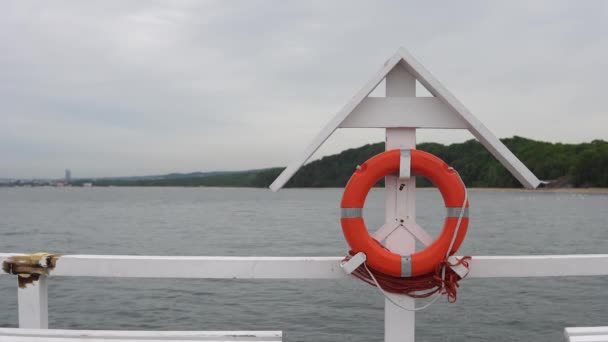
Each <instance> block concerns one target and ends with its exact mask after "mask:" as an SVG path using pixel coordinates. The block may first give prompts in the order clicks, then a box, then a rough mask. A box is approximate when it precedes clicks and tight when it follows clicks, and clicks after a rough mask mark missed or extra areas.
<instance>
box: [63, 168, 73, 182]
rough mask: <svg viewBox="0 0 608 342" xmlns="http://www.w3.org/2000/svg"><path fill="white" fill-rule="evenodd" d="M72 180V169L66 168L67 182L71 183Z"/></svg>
mask: <svg viewBox="0 0 608 342" xmlns="http://www.w3.org/2000/svg"><path fill="white" fill-rule="evenodd" d="M71 182H72V171H70V169H65V183H66V184H70V183H71Z"/></svg>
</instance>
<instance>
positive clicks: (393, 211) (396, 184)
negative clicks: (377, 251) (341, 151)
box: [384, 67, 416, 342]
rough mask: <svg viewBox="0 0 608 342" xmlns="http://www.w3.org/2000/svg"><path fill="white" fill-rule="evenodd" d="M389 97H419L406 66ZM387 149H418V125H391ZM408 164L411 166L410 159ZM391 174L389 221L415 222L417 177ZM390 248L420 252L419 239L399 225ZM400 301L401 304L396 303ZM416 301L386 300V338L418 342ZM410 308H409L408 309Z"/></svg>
mask: <svg viewBox="0 0 608 342" xmlns="http://www.w3.org/2000/svg"><path fill="white" fill-rule="evenodd" d="M386 96H387V98H390V97H399V98H402V97H403V98H407V97H415V96H416V80H415V79H414V78H413V77H412V76H411V75H410V74H409V73H408V72H407V71H406V70H405V69H404V68H402V67H395V68H394V69H393V70H391V71H390V72H389V73H388V75H387V76H386ZM385 147H386V150H387V151H388V150H393V149H399V150H410V149H415V148H416V129H415V128H387V129H386V146H385ZM407 164H408V165H406V167H408V169H409V167H410V165H409V160H408V163H407ZM409 173H410V172H409V170H408V172H407V174H408V177H407V178H403V177H400V176H401V175H402V174H403V172H402V171H401V168H400V171H399V175H389V176H386V177H385V178H384V179H385V193H386V208H385V215H384V220H385V224H391V223H392V222H395V221H398V222H399V223H400V224H406V223H408V222H415V218H416V200H415V198H416V197H415V195H416V177H413V176H411V175H410V174H409ZM385 245H386V248H388V249H389V250H390V251H392V252H394V253H398V254H401V255H410V254H412V253H414V252H415V251H416V239H414V237H413V236H412V235H410V234H409V233H408V232H406V231H405V229H404V228H402V226H401V228H399V229H397V230H396V231H394V232H393V233H392V234H390V235H389V236H387V238H386V244H385ZM395 303H397V304H398V305H395ZM415 306H416V300H415V299H414V298H410V297H407V296H403V295H391V299H390V300H389V299H385V300H384V341H385V342H414V341H415V332H416V314H415V312H414V308H415ZM404 308H405V309H407V310H404Z"/></svg>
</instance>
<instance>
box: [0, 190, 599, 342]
mask: <svg viewBox="0 0 608 342" xmlns="http://www.w3.org/2000/svg"><path fill="white" fill-rule="evenodd" d="M340 196H341V191H340V190H338V189H323V190H284V191H282V192H280V193H272V192H270V191H267V190H259V189H220V188H185V189H182V188H64V189H60V188H32V189H8V188H5V189H0V252H32V251H48V252H58V253H70V254H139V255H269V256H298V255H316V256H336V255H343V254H344V253H345V251H346V245H345V243H344V240H343V237H342V234H341V230H340V226H339V223H338V219H337V218H338V215H339V211H338V206H339V199H340ZM382 196H383V193H382V192H381V191H373V192H372V193H371V195H370V198H369V200H368V203H367V207H366V219H367V221H368V223H369V224H370V226H373V225H379V224H380V222H381V221H382V214H383V205H384V203H383V197H382ZM470 197H471V205H472V207H473V209H472V214H471V216H472V219H471V226H470V228H469V234H468V236H467V240H466V241H465V243H464V245H463V246H462V248H461V250H460V251H461V253H462V254H469V255H514V254H565V253H608V231H607V230H608V218H607V217H608V216H607V214H608V212H607V211H608V195H601V194H573V193H557V194H556V193H529V192H486V191H479V192H477V191H472V192H471V194H470ZM417 206H418V217H419V222H421V223H422V225H423V226H424V227H427V228H428V230H431V231H435V232H436V231H437V230H438V229H437V228H435V229H432V228H429V227H431V226H433V227H439V225H440V224H441V221H442V216H443V215H444V209H443V208H442V203H441V199H440V196H439V194H438V193H437V192H436V191H420V192H419V193H418V198H417ZM15 283H16V280H15V279H14V278H12V277H5V276H2V277H0V326H16V324H17V310H16V286H15V285H16V284H15ZM383 302H384V301H383V298H382V297H381V295H379V294H378V292H377V290H376V289H373V288H371V287H368V286H365V285H363V284H361V283H359V282H358V281H355V280H329V281H328V280H297V281H296V280H293V281H275V280H272V281H242V280H182V279H163V280H148V279H146V280H142V279H101V278H61V277H57V278H51V279H50V280H49V312H50V313H49V315H50V316H49V320H50V326H51V327H53V328H79V329H159V330H160V329H162V330H182V329H184V330H247V329H252V330H264V329H265V330H283V331H284V332H285V334H286V340H288V341H338V340H340V341H382V333H383ZM607 322H608V277H586V278H571V277H570V278H528V279H502V280H501V279H471V280H468V281H464V282H463V284H462V287H461V289H460V291H459V297H458V303H456V304H446V303H444V302H443V301H442V302H441V303H438V304H435V305H434V306H432V307H431V308H430V309H428V310H426V311H424V312H420V313H417V328H416V329H417V330H416V334H417V340H418V341H488V340H495V341H528V340H529V341H532V340H534V341H558V340H560V338H561V337H560V334H561V331H562V329H563V328H564V327H566V326H585V325H606V324H607Z"/></svg>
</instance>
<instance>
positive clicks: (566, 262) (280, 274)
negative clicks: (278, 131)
mask: <svg viewBox="0 0 608 342" xmlns="http://www.w3.org/2000/svg"><path fill="white" fill-rule="evenodd" d="M16 254H18V253H0V263H2V261H4V260H5V259H7V258H8V257H10V256H12V255H16ZM341 260H342V257H214V256H127V255H63V256H61V257H60V259H59V260H58V261H57V265H56V267H55V268H54V269H53V270H52V271H51V275H50V276H49V277H108V278H196V279H235V280H238V279H340V278H348V277H350V276H348V275H347V274H345V273H344V271H343V270H342V269H341V267H340V261H341ZM0 275H4V276H8V275H7V274H5V273H3V272H0ZM600 275H608V254H590V255H538V256H475V257H473V258H472V260H471V263H470V273H469V275H468V276H467V279H469V278H501V277H559V276H600ZM353 281H358V280H354V278H353ZM464 281H466V279H465V280H464ZM15 285H17V281H16V279H15ZM47 298H48V289H47V279H46V277H40V280H38V281H36V282H34V283H33V284H28V285H27V286H26V287H25V288H23V289H22V288H19V290H18V306H19V327H20V328H41V329H47V328H48V302H47ZM395 298H397V296H396V297H395ZM391 312H392V311H387V312H386V317H385V320H387V319H391V317H389V315H390V314H391ZM400 328H402V327H399V326H387V327H386V330H387V331H385V333H388V334H390V335H393V334H395V333H397V331H393V330H398V329H400Z"/></svg>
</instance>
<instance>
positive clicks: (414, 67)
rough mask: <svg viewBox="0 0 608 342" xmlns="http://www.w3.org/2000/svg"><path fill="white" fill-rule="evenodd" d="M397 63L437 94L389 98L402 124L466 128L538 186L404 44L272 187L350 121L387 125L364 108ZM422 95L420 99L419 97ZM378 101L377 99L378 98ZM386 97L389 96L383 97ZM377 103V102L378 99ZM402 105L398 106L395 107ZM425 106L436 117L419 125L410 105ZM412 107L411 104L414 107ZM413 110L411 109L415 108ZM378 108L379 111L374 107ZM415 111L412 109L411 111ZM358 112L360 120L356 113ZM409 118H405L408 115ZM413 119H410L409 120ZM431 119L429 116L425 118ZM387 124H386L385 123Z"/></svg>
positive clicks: (518, 174) (528, 183)
mask: <svg viewBox="0 0 608 342" xmlns="http://www.w3.org/2000/svg"><path fill="white" fill-rule="evenodd" d="M396 67H403V68H405V70H406V71H407V72H408V73H409V74H411V75H412V76H413V77H414V78H415V79H416V80H418V81H419V82H420V83H421V84H422V85H424V87H425V88H426V89H427V90H428V91H429V92H430V93H431V94H432V95H433V96H434V98H426V99H425V98H409V99H408V98H403V99H397V100H394V99H393V100H390V102H385V103H384V106H383V108H384V109H387V110H390V109H391V108H393V109H398V110H399V114H398V115H402V114H403V115H402V116H401V121H404V120H405V121H404V122H400V123H399V124H400V125H402V127H435V128H465V129H468V130H469V131H470V132H471V134H473V135H474V136H475V138H477V140H479V142H480V143H481V144H482V145H483V146H484V147H485V148H486V149H487V150H488V151H490V153H492V155H494V157H496V159H498V161H500V163H501V164H502V165H504V166H505V167H506V168H507V170H509V172H511V174H513V176H515V178H517V180H519V181H520V182H521V183H522V184H523V185H524V186H525V187H526V188H536V187H538V185H539V184H540V183H541V181H540V180H538V178H536V176H535V175H534V174H533V173H532V172H531V171H530V170H529V169H528V168H527V167H526V166H525V165H524V164H523V163H522V162H521V161H520V160H519V159H517V157H516V156H515V155H514V154H513V153H512V152H511V151H510V150H509V149H508V148H507V147H506V146H505V145H504V144H503V143H502V142H501V141H500V140H498V138H496V137H495V136H494V135H493V134H492V132H490V131H489V130H488V129H487V128H486V127H485V126H484V125H483V124H482V123H481V122H480V121H479V120H478V119H477V118H476V117H475V116H473V114H472V113H471V112H470V111H469V110H468V109H467V108H466V107H465V106H464V105H463V104H462V103H461V102H460V101H458V100H457V99H456V97H454V95H452V93H451V92H450V91H448V90H447V89H446V88H445V87H443V85H441V83H439V81H437V79H436V78H435V77H434V76H433V75H432V74H431V73H430V72H429V71H428V70H426V68H424V67H423V66H422V64H420V63H419V62H418V61H417V60H416V59H415V58H414V57H413V56H412V55H410V53H409V52H408V51H407V50H405V49H404V48H400V49H399V50H398V51H397V52H396V53H395V55H394V56H393V57H391V58H390V59H389V60H388V61H386V63H384V66H383V67H382V68H381V69H380V70H379V71H378V72H377V73H376V74H375V75H374V77H373V78H372V79H371V80H370V81H369V82H368V83H367V84H366V85H365V86H364V87H363V88H362V89H361V90H359V91H358V92H357V93H356V94H355V96H354V97H353V98H352V99H351V100H350V101H349V102H348V103H346V105H345V106H344V107H343V108H342V109H341V110H340V111H339V112H338V113H337V114H336V116H334V118H333V119H332V120H331V121H330V122H329V123H328V124H327V125H326V126H325V127H324V128H323V129H322V130H321V132H319V134H318V135H317V137H316V138H315V139H314V140H313V141H312V143H311V144H310V145H308V147H307V148H306V150H305V151H304V152H303V153H302V154H300V155H299V156H298V157H297V158H296V159H295V160H293V161H292V162H291V164H289V166H287V168H286V169H285V170H284V171H283V172H282V173H281V174H280V175H279V176H278V177H277V179H275V181H274V182H273V183H272V184H271V185H270V189H271V190H272V191H278V190H279V189H281V188H282V187H283V186H284V185H285V184H286V183H287V181H289V179H290V178H291V177H292V176H293V175H294V174H295V173H296V171H298V169H299V168H300V167H302V165H304V163H305V162H306V161H307V160H308V159H309V158H310V157H311V156H312V155H313V153H315V151H316V150H317V149H318V148H319V147H320V146H321V145H322V144H323V143H324V142H325V141H326V140H327V138H329V137H330V136H331V134H332V133H333V132H334V131H335V130H336V129H338V128H339V127H341V126H342V127H355V126H354V125H351V124H349V121H359V122H361V121H363V120H365V119H363V120H362V118H361V116H367V122H366V124H368V127H380V126H379V125H385V122H386V121H388V120H391V119H394V118H395V116H391V117H388V119H387V118H385V120H384V121H383V120H382V118H380V119H375V120H376V121H374V122H376V124H371V123H370V122H371V121H373V120H371V118H370V116H371V115H370V114H369V111H363V110H362V109H361V108H362V107H365V106H372V105H374V102H373V101H372V102H366V101H368V99H369V100H371V99H372V98H368V95H369V94H370V93H371V92H372V91H373V90H374V89H375V88H376V87H377V86H378V84H380V82H382V80H384V79H385V78H386V76H387V75H388V74H389V73H390V72H391V71H392V70H393V69H395V68H396ZM418 99H420V100H418ZM376 101H377V100H376ZM382 101H385V100H382ZM376 104H377V103H376ZM395 107H398V108H395ZM405 107H414V108H415V109H418V110H421V109H424V110H425V111H428V113H430V114H436V115H429V116H430V117H434V121H433V122H432V123H430V124H429V125H430V126H429V125H422V124H420V125H418V123H417V122H415V121H416V118H420V116H412V115H409V116H407V117H406V116H405V114H408V113H409V112H408V108H405ZM410 109H411V108H410ZM411 111H412V110H410V112H411ZM372 112H376V113H377V111H372ZM409 114H411V113H409ZM354 116H357V120H354V119H353V117H354ZM404 118H405V119H404ZM408 120H409V121H408ZM424 120H426V122H427V123H428V122H429V120H430V119H429V117H426V118H424ZM438 120H442V121H445V122H447V123H446V126H443V125H441V124H437V121H438ZM385 127H386V126H385Z"/></svg>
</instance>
